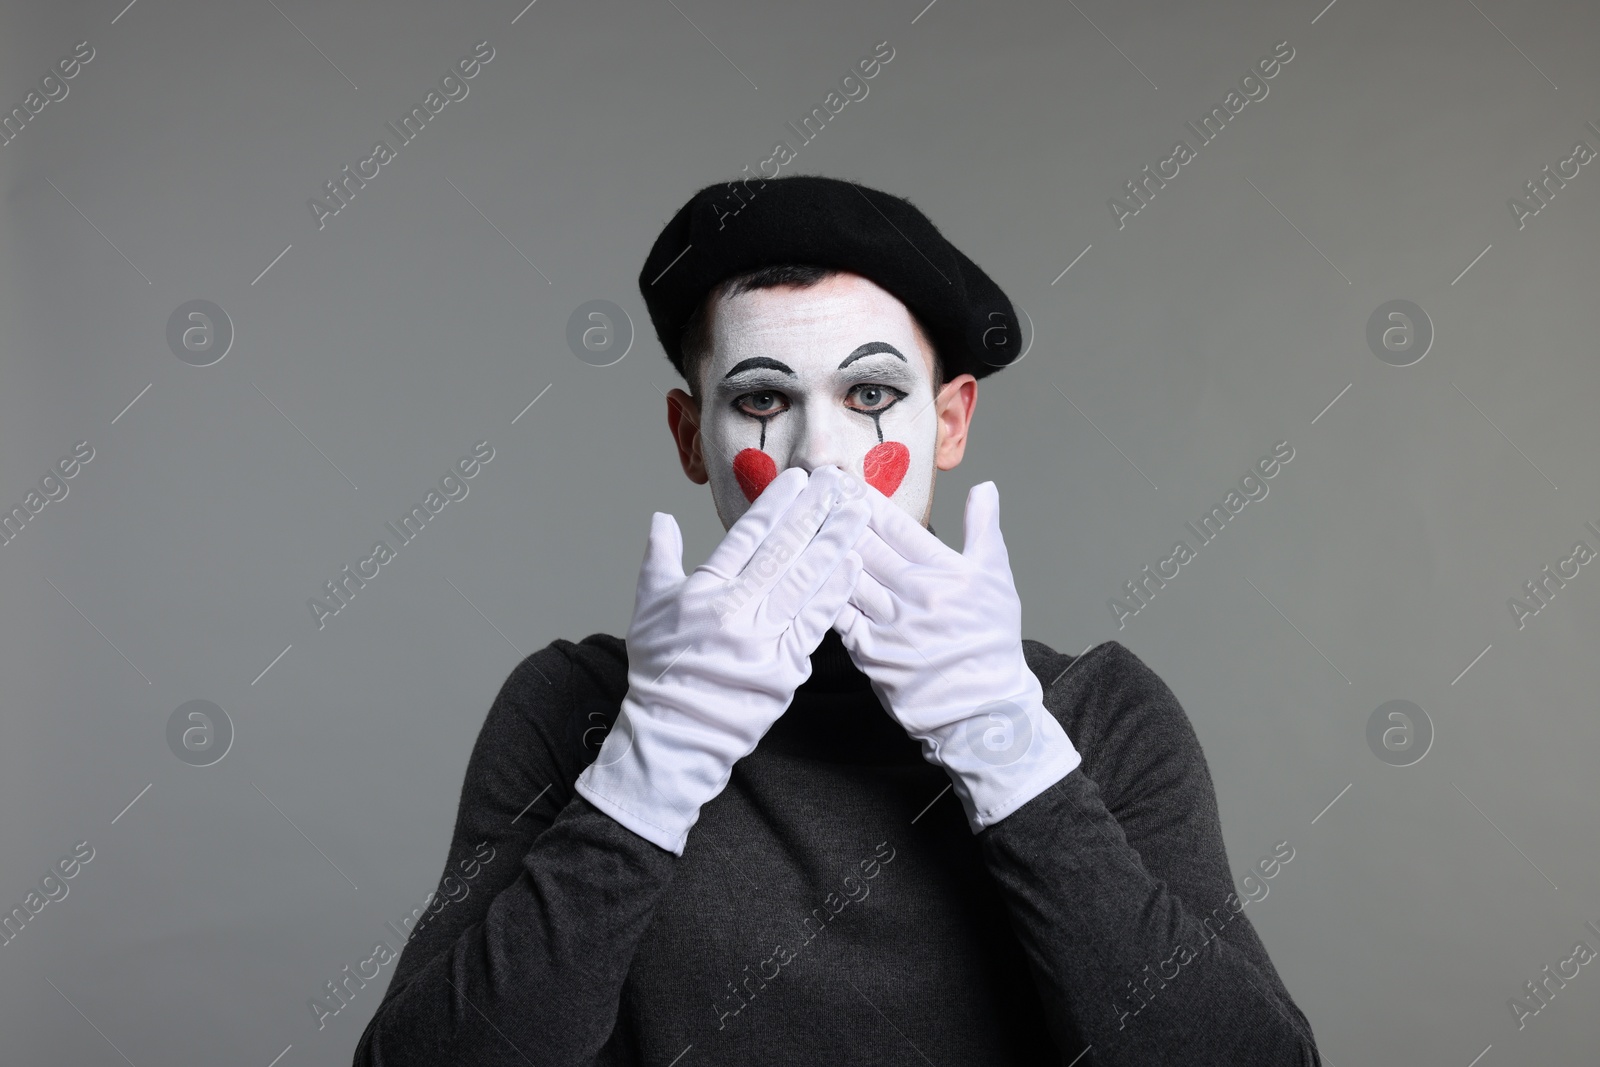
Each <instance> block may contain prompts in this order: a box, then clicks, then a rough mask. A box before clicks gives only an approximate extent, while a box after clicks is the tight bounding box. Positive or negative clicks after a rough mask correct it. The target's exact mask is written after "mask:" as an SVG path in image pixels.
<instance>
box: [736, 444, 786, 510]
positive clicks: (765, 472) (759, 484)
mask: <svg viewBox="0 0 1600 1067" xmlns="http://www.w3.org/2000/svg"><path fill="white" fill-rule="evenodd" d="M733 476H734V478H736V479H738V482H739V491H740V492H742V493H744V498H745V499H746V500H748V501H751V502H752V503H753V502H754V501H755V499H756V497H758V496H760V495H761V492H762V490H764V489H766V487H767V485H768V484H769V483H770V482H771V481H772V479H774V478H776V477H777V476H778V464H777V463H775V462H774V461H773V459H772V457H771V456H769V455H767V454H766V453H765V452H763V451H761V450H760V449H759V448H746V449H744V450H743V451H742V452H740V453H739V454H738V455H737V456H734V457H733Z"/></svg>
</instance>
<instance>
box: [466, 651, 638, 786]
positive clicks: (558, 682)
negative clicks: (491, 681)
mask: <svg viewBox="0 0 1600 1067" xmlns="http://www.w3.org/2000/svg"><path fill="white" fill-rule="evenodd" d="M627 688H628V654H627V646H626V643H625V642H624V641H623V640H622V639H621V638H619V637H613V636H612V635H610V634H590V635H589V636H588V637H585V638H584V639H583V640H581V641H576V642H574V641H569V640H566V639H564V638H558V639H556V640H554V641H552V642H550V643H549V644H548V645H546V646H545V647H544V648H541V649H539V650H538V651H536V652H533V653H530V654H529V655H527V656H525V657H524V658H523V659H522V661H521V662H519V663H518V664H517V665H516V667H515V668H513V669H512V671H511V673H510V674H509V675H508V676H507V677H506V679H505V681H504V682H503V683H502V684H501V686H500V691H499V693H498V694H497V695H496V696H495V698H494V702H493V703H492V704H491V705H490V707H489V711H488V714H487V715H485V716H484V720H483V725H482V727H481V728H480V729H479V731H478V738H477V741H476V743H475V744H474V746H473V750H472V755H471V757H470V759H469V761H468V766H467V775H466V778H467V781H466V783H465V784H466V788H467V790H468V791H469V792H474V791H477V790H482V791H485V792H488V793H490V794H495V795H517V796H520V795H521V794H522V792H523V791H525V789H526V787H527V784H528V783H530V782H539V783H541V788H542V786H543V784H552V785H554V787H555V789H554V791H555V792H558V793H560V794H562V795H561V796H560V797H558V799H559V800H561V801H562V802H563V803H564V802H565V800H566V799H567V797H566V795H565V794H566V793H567V792H568V791H569V790H570V786H571V783H572V782H573V781H574V780H576V778H577V776H578V775H579V774H580V773H581V772H582V771H583V768H584V767H585V766H587V765H588V763H589V762H590V761H591V760H592V759H593V758H594V755H595V753H596V752H598V751H599V749H600V742H601V741H602V740H603V739H604V736H605V734H606V732H608V731H609V729H610V727H611V725H612V723H614V722H615V721H616V716H617V711H618V709H619V708H620V707H621V705H622V698H623V696H624V695H626V693H627Z"/></svg>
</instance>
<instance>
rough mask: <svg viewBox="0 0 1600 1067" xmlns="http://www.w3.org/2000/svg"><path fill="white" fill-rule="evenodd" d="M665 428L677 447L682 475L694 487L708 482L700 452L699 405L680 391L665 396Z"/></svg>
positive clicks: (704, 463) (703, 459) (708, 478)
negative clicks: (670, 433)
mask: <svg viewBox="0 0 1600 1067" xmlns="http://www.w3.org/2000/svg"><path fill="white" fill-rule="evenodd" d="M667 426H668V427H669V428H671V430H672V440H673V443H674V444H676V445H677V446H678V462H679V463H680V464H682V465H683V473H684V474H686V475H688V477H689V480H690V481H691V482H693V483H694V484H696V485H705V484H706V482H708V481H710V480H711V479H710V477H709V476H708V475H707V474H706V461H705V457H704V456H703V455H702V454H701V452H700V403H699V401H697V400H695V398H694V397H692V396H690V395H689V394H688V393H686V392H684V391H683V390H682V389H674V390H672V391H671V392H670V393H668V394H667Z"/></svg>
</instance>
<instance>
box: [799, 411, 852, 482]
mask: <svg viewBox="0 0 1600 1067" xmlns="http://www.w3.org/2000/svg"><path fill="white" fill-rule="evenodd" d="M802 418H803V419H804V426H803V428H802V429H801V432H800V435H799V439H798V440H797V441H796V442H795V445H794V448H793V450H792V452H791V454H790V456H789V463H788V465H789V466H791V467H799V468H801V469H802V470H804V471H805V472H806V473H808V474H809V473H811V472H812V471H814V470H816V469H817V468H818V467H822V466H826V465H828V464H830V463H831V464H834V465H835V466H838V467H843V468H844V469H845V470H849V469H850V458H849V457H848V456H847V455H845V450H844V444H843V441H844V435H843V434H842V433H840V432H839V430H840V427H838V426H836V425H835V422H836V420H837V418H838V413H837V412H835V411H833V410H832V409H831V406H830V405H824V404H818V405H807V407H806V409H805V410H804V411H803V412H802Z"/></svg>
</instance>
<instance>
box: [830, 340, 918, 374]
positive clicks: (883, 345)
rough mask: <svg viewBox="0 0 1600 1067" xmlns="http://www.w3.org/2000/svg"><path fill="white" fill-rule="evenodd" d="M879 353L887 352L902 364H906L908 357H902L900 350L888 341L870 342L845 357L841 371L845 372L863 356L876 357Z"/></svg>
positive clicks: (840, 367)
mask: <svg viewBox="0 0 1600 1067" xmlns="http://www.w3.org/2000/svg"><path fill="white" fill-rule="evenodd" d="M879 352H887V353H889V354H890V355H891V356H894V357H895V358H896V359H898V360H899V361H900V362H901V363H905V362H906V357H905V356H902V355H901V354H900V350H899V349H898V348H896V347H895V346H894V345H892V344H890V343H889V342H888V341H868V342H867V343H866V344H864V345H862V346H861V347H860V348H858V349H856V350H855V351H854V352H852V353H850V354H849V355H848V356H846V357H844V362H843V363H841V364H839V369H840V370H844V369H845V368H846V367H848V366H849V365H850V364H852V363H854V362H855V361H856V360H858V359H860V358H861V357H862V356H874V355H877V354H878V353H879Z"/></svg>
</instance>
